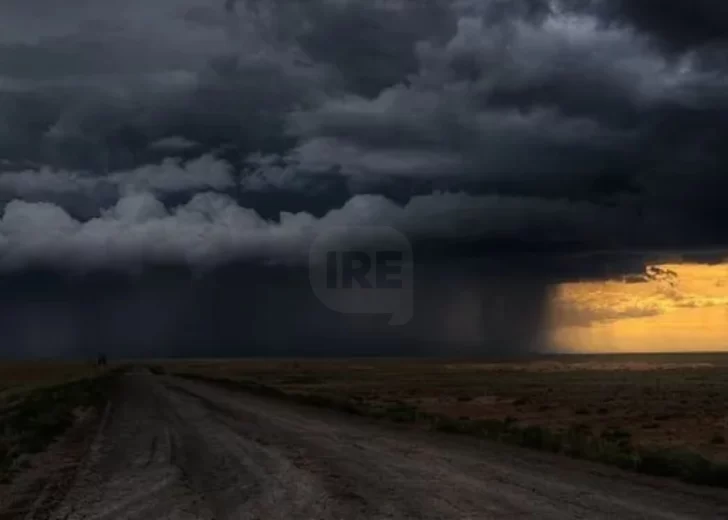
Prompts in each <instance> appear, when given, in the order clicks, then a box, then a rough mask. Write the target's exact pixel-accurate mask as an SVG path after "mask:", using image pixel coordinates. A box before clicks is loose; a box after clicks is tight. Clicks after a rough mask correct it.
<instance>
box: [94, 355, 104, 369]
mask: <svg viewBox="0 0 728 520" xmlns="http://www.w3.org/2000/svg"><path fill="white" fill-rule="evenodd" d="M106 363H107V360H106V354H99V355H98V357H97V358H96V366H99V367H105V366H106Z"/></svg>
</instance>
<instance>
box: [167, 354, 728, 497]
mask: <svg viewBox="0 0 728 520" xmlns="http://www.w3.org/2000/svg"><path fill="white" fill-rule="evenodd" d="M155 370H156V371H162V370H166V371H167V372H174V373H177V374H180V375H184V376H186V377H191V378H198V379H204V380H208V381H214V382H216V383H217V384H222V385H225V386H227V387H229V388H233V389H238V390H244V391H248V392H252V393H255V394H259V395H265V396H270V397H278V398H283V399H287V400H290V401H294V402H297V403H301V404H306V405H312V406H318V407H324V408H331V409H335V410H339V411H342V412H346V413H350V414H355V415H361V416H366V417H373V418H378V419H383V420H389V421H394V422H398V423H410V424H413V425H415V426H419V427H425V428H428V429H432V430H437V431H442V432H447V433H453V434H462V435H470V436H476V437H481V438H487V439H492V440H496V441H500V442H505V443H509V444H515V445H519V446H525V447H528V448H533V449H538V450H545V451H550V452H554V453H560V454H563V455H566V456H571V457H575V458H580V459H586V460H591V461H595V462H602V463H607V464H611V465H616V466H619V467H621V468H624V469H628V470H632V471H637V472H640V473H645V474H650V475H657V476H664V477H673V478H679V479H681V480H684V481H686V482H690V483H695V484H704V485H713V486H723V487H728V445H726V440H725V439H726V434H727V433H728V411H727V410H726V408H725V403H726V402H728V356H722V355H702V356H698V355H695V356H693V355H685V356H605V357H601V356H600V357H591V358H586V357H581V356H578V357H569V358H564V359H560V358H559V359H556V358H548V359H539V360H534V361H530V362H524V363H482V362H463V361H458V362H437V361H409V360H398V361H393V360H392V361H390V360H388V361H384V360H363V359H362V360H332V361H296V360H292V361H262V360H261V361H214V362H210V361H198V362H176V363H168V364H167V365H163V366H157V367H156V368H155Z"/></svg>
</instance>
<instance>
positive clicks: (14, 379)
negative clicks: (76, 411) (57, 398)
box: [0, 361, 100, 400]
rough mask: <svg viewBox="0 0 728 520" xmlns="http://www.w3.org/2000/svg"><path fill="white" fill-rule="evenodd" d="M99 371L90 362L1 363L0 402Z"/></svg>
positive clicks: (90, 375) (92, 374)
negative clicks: (8, 397)
mask: <svg viewBox="0 0 728 520" xmlns="http://www.w3.org/2000/svg"><path fill="white" fill-rule="evenodd" d="M99 370H100V369H99V368H98V367H97V366H96V365H95V364H94V363H91V362H78V361H3V362H0V400H2V399H3V398H4V397H7V396H8V395H9V394H15V393H18V392H23V391H26V390H30V389H33V388H38V387H40V386H46V385H55V384H60V383H64V382H68V381H72V380H74V379H80V378H84V377H93V376H94V375H96V374H97V373H98V372H99Z"/></svg>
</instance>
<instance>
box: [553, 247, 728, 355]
mask: <svg viewBox="0 0 728 520" xmlns="http://www.w3.org/2000/svg"><path fill="white" fill-rule="evenodd" d="M653 267H656V268H657V270H656V272H657V273H658V274H659V276H655V277H653V278H647V277H645V279H637V278H635V277H628V278H625V279H621V280H614V281H589V282H578V283H566V284H562V285H560V286H558V287H557V289H556V291H555V294H554V297H553V301H552V316H551V319H552V326H553V328H552V341H553V343H554V345H555V346H556V347H557V348H559V349H560V350H564V351H570V352H681V351H705V352H708V351H728V261H726V262H724V263H722V264H717V265H705V264H687V263H686V264H661V265H656V266H653Z"/></svg>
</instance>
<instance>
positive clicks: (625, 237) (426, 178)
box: [0, 0, 728, 260]
mask: <svg viewBox="0 0 728 520" xmlns="http://www.w3.org/2000/svg"><path fill="white" fill-rule="evenodd" d="M727 28H728V12H727V11H726V9H725V8H724V7H723V4H722V3H721V2H719V1H718V0H714V1H710V0H703V1H700V2H692V3H691V4H690V5H689V6H688V5H686V4H684V3H680V2H650V1H644V2H626V1H625V2H621V1H615V2H607V1H605V0H579V1H575V0H549V1H547V0H511V1H501V0H489V1H474V0H428V1H423V2H410V1H404V0H395V1H390V0H388V1H370V0H316V1H305V2H304V1H300V0H294V1H291V0H286V1H284V0H238V1H228V2H224V1H222V0H220V1H219V2H218V1H210V0H159V1H156V2H153V3H149V2H147V1H142V0H131V1H129V2H125V4H124V6H123V8H119V7H118V5H116V4H115V3H113V2H111V1H109V0H101V1H97V2H93V3H89V2H86V1H83V0H71V1H68V2H65V3H64V6H63V8H62V9H58V8H57V6H55V4H53V3H52V2H49V1H46V0H40V1H38V2H34V3H32V4H29V3H28V2H23V1H19V0H8V1H6V2H3V5H2V7H0V161H2V162H1V163H0V164H1V165H2V166H1V168H0V200H2V201H3V204H4V212H5V216H4V217H3V222H8V221H12V220H13V219H14V218H15V216H14V215H16V212H17V211H18V209H19V208H22V211H23V212H24V214H27V215H33V214H34V212H38V213H39V214H40V215H46V216H47V215H48V213H47V212H48V211H53V212H57V213H58V214H59V215H62V214H67V215H69V218H70V219H71V220H69V227H68V229H69V230H71V229H73V230H74V231H73V232H72V233H71V232H70V231H69V232H64V233H56V234H54V235H53V236H54V238H53V240H51V239H48V240H41V241H40V242H42V243H43V244H47V245H48V247H51V246H52V247H53V251H54V252H56V253H57V252H58V251H61V250H62V251H67V252H68V254H69V255H71V257H73V258H82V257H83V256H84V255H85V254H86V251H87V249H85V248H86V247H87V246H84V245H81V244H85V243H86V242H84V240H81V239H79V238H78V237H79V236H86V235H85V234H84V233H86V231H85V230H86V229H88V228H92V229H95V230H96V232H98V233H108V235H107V236H104V237H103V240H105V241H106V242H105V243H108V244H111V246H110V248H111V249H110V250H113V251H115V254H117V253H118V254H120V255H121V256H122V257H123V256H138V255H142V256H143V254H144V253H143V252H141V251H140V250H139V248H142V249H144V248H145V247H153V248H154V250H155V251H156V248H160V247H161V248H167V249H166V250H169V251H175V252H176V253H175V254H178V255H180V258H179V259H183V260H187V259H189V258H193V257H196V256H199V255H198V253H197V252H196V251H197V250H195V251H189V250H185V249H184V247H183V246H182V245H181V244H183V243H184V244H189V245H190V247H191V242H188V241H185V239H183V238H179V237H177V236H176V235H175V236H169V237H166V238H164V237H160V236H156V235H155V236H156V239H155V241H149V242H148V243H147V242H144V241H141V242H140V241H136V240H131V239H128V240H127V239H122V237H123V236H125V235H123V234H119V233H117V232H116V231H115V229H117V228H115V227H114V226H113V225H111V226H106V224H107V223H108V222H110V217H109V215H112V214H114V212H115V211H116V209H117V208H119V207H120V206H122V207H123V206H124V205H125V204H126V203H127V201H128V197H130V196H141V197H146V199H148V200H152V199H154V200H155V201H156V204H158V205H159V209H158V212H157V213H158V215H159V218H160V221H164V222H168V221H169V220H170V219H174V218H176V217H175V215H178V214H180V213H184V212H185V211H188V209H187V208H189V207H196V206H195V204H197V202H196V201H199V200H207V199H210V200H212V199H213V198H215V197H214V196H213V195H200V193H207V192H212V193H217V194H219V195H221V196H223V197H228V198H225V200H226V201H227V202H225V204H226V205H227V206H230V209H229V211H233V212H234V213H235V214H236V215H237V214H240V215H243V214H245V215H256V214H257V215H258V217H260V218H262V219H263V221H264V222H265V224H262V227H263V228H266V229H267V228H271V229H273V228H276V226H278V227H283V228H284V227H285V225H284V224H282V222H284V221H285V219H286V218H287V217H286V216H285V215H286V214H288V213H290V214H293V215H296V214H299V213H302V212H303V213H311V215H313V216H312V217H311V218H312V219H313V221H312V227H313V228H316V227H317V226H320V227H325V222H326V219H327V218H330V217H329V215H331V214H338V213H341V212H344V213H347V214H349V215H351V217H350V218H349V220H348V221H347V222H348V223H349V224H351V225H354V224H356V223H357V222H360V221H361V222H366V221H368V220H370V215H371V212H372V211H381V212H382V214H381V215H379V216H378V217H377V222H379V223H381V224H389V225H401V219H400V220H398V217H396V215H395V214H397V215H398V214H407V213H408V211H410V209H408V208H411V207H413V206H418V207H419V206H425V205H431V206H429V207H428V208H427V210H426V211H425V210H422V214H421V215H418V219H419V220H418V222H417V225H418V230H419V231H422V233H421V235H423V236H427V235H428V233H429V234H430V235H431V236H432V237H438V236H442V235H443V234H445V235H447V237H448V239H449V240H456V239H457V238H458V237H459V236H461V233H465V234H466V235H467V238H468V239H470V235H471V234H472V233H474V232H478V233H481V237H480V238H482V239H484V240H486V241H488V240H498V239H500V238H501V237H502V234H503V228H507V229H508V233H509V234H510V236H511V238H513V239H514V240H515V239H516V238H517V237H518V236H521V237H522V239H523V241H526V242H529V243H530V242H541V245H542V246H543V247H545V248H546V249H548V248H549V245H552V246H553V247H554V248H558V247H560V244H563V243H569V244H576V245H577V246H578V247H582V248H584V249H588V248H616V249H618V248H635V247H657V246H660V247H665V246H670V247H697V246H706V245H711V246H720V245H723V244H725V242H726V241H728V219H726V216H725V211H724V197H725V195H724V193H725V191H726V190H725V188H727V187H728V184H727V182H728V181H726V179H727V178H728V177H726V175H725V169H726V167H728V154H727V153H726V151H725V146H724V142H725V140H726V138H728V94H727V93H728V88H727V87H728V62H726V60H725V59H723V56H725V52H724V51H726V48H727V46H728V37H727V34H728V31H727V30H726V29H727ZM440 191H443V192H446V193H448V192H449V193H451V195H449V196H450V197H451V198H452V199H453V200H458V199H457V197H465V199H464V200H466V202H464V204H465V209H466V210H467V211H466V213H467V214H471V213H474V214H476V215H478V217H477V218H482V219H484V220H485V222H479V223H478V224H477V225H474V226H457V225H455V224H457V223H458V222H459V219H461V218H462V217H461V216H460V215H459V211H460V206H458V205H457V204H451V205H450V206H448V208H443V207H442V205H440V202H439V201H441V200H443V199H444V198H446V196H440V195H436V194H435V193H436V192H437V193H439V192H440ZM455 193H459V194H461V195H454V194H455ZM362 195H372V196H376V195H383V196H386V197H387V198H388V199H389V200H388V201H382V202H380V203H378V204H380V205H381V206H382V207H379V206H377V207H376V209H373V208H372V206H371V205H370V204H362V203H361V200H363V199H366V197H363V198H362ZM413 197H415V198H413ZM375 200H379V199H376V197H375ZM494 200H499V201H508V202H507V204H506V205H507V206H508V207H509V208H510V209H509V210H508V211H506V212H505V213H507V215H508V216H504V211H505V210H503V209H502V208H501V207H500V206H498V205H496V206H497V207H499V208H501V209H497V210H495V209H494V206H493V201H494ZM301 201H304V202H301ZM44 203H45V204H44ZM227 206H226V207H227ZM473 206H477V207H475V208H474V207H473ZM394 207H396V211H395V210H391V211H389V213H388V212H387V211H388V210H389V208H394ZM544 208H548V210H545V209H544ZM554 208H557V209H554ZM281 212H284V213H283V214H281ZM286 212H287V213H286ZM357 212H359V213H358V214H357ZM443 212H445V213H444V214H443ZM509 212H512V213H509ZM271 213H273V214H272V215H271ZM155 215H156V214H155ZM261 215H262V216H261ZM354 215H356V216H354ZM554 215H559V217H558V218H555V217H554ZM390 217H391V218H390ZM44 218H46V217H44V216H41V217H38V219H39V220H37V221H38V222H41V221H43V219H44ZM60 218H61V217H59V219H60ZM473 218H474V217H473ZM605 219H606V220H608V221H609V223H608V224H607V223H605V222H604V221H605ZM61 220H62V219H61ZM111 220H113V219H111ZM26 221H27V222H28V223H32V222H36V217H35V216H28V217H27V219H26ZM99 223H103V224H104V225H100V224H99ZM451 223H452V224H453V226H454V227H453V228H452V229H448V230H447V233H443V228H444V227H446V226H448V225H450V224H451ZM19 225H20V224H17V223H16V224H14V226H19ZM28 225H31V224H28ZM43 225H45V224H43ZM3 226H4V228H7V225H6V224H3ZM165 226H166V227H163V229H164V230H158V231H155V233H166V232H169V233H176V231H174V230H176V229H177V227H176V226H177V224H175V225H171V224H170V225H166V224H165ZM213 227H214V226H213ZM405 228H407V226H405ZM13 229H17V227H16V228H13ZM160 229H161V228H160ZM256 229H257V228H256ZM257 232H258V231H251V230H250V229H248V227H246V226H242V227H241V228H240V229H239V230H235V231H234V233H237V235H235V236H236V237H237V238H236V239H235V240H232V239H230V240H227V242H226V243H227V244H229V245H230V248H231V249H230V250H229V251H225V252H224V254H225V255H229V254H239V253H241V251H243V250H244V253H242V254H244V255H249V254H252V255H253V256H255V253H249V252H248V250H247V248H246V247H243V246H241V245H240V244H241V243H242V242H245V243H249V244H250V247H252V248H255V247H257V246H256V245H255V244H256V240H255V239H251V240H250V241H246V240H244V239H242V238H240V237H238V235H239V234H241V233H251V234H254V233H257ZM3 233H4V234H3V236H2V239H3V244H5V246H4V247H5V248H7V247H10V246H11V245H12V247H13V248H19V249H17V250H22V249H23V248H25V249H34V248H35V249H37V248H38V247H40V246H39V245H38V244H39V242H38V241H37V240H36V238H33V239H32V240H33V243H32V244H30V243H24V242H23V241H24V240H27V241H30V240H31V238H27V239H25V238H22V237H25V236H28V237H31V236H34V237H35V235H34V234H33V233H19V232H17V231H16V232H15V233H16V234H15V235H14V236H13V237H12V240H11V239H10V238H9V235H8V234H7V233H8V232H7V231H4V232H3ZM36 234H38V233H37V232H36ZM41 234H42V233H41ZM132 235H133V233H132ZM274 235H275V234H274ZM180 236H182V237H184V236H185V233H184V232H182V233H181V235H180ZM217 236H218V235H216V234H215V233H211V234H209V236H208V235H204V236H203V237H202V238H200V239H199V240H202V241H203V242H205V241H209V243H205V244H204V246H203V250H215V251H217V250H222V249H225V246H223V245H221V242H220V241H219V239H218V238H216V237H217ZM251 236H252V235H251ZM275 236H276V237H278V235H275ZM281 236H282V237H283V238H274V239H271V240H280V241H281V243H280V244H279V245H276V246H275V247H272V248H270V251H279V250H280V251H284V250H287V247H288V246H287V244H286V240H287V238H286V237H287V235H286V234H285V233H283V234H282V235H281ZM462 236H464V235H462ZM101 239H102V238H101V236H99V238H97V240H101ZM65 240H67V241H68V243H66V244H65V245H64V244H60V243H59V242H63V241H65ZM195 243H197V242H195ZM144 244H147V245H144ZM160 244H168V245H165V246H162V245H160ZM169 244H171V245H169ZM89 247H90V246H89ZM127 247H128V248H130V249H129V250H128V251H127V250H126V249H124V248H127ZM196 247H197V246H196ZM17 250H13V251H12V252H9V251H4V252H3V253H4V254H5V253H8V254H11V256H13V257H19V254H18V253H17ZM122 250H123V251H122ZM37 254H38V255H42V253H40V252H38V253H37ZM54 254H55V253H54ZM31 256H32V255H31ZM20 257H22V255H20ZM29 259H30V257H29Z"/></svg>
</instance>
